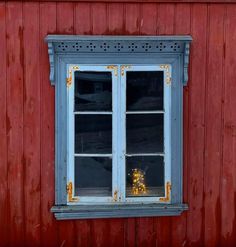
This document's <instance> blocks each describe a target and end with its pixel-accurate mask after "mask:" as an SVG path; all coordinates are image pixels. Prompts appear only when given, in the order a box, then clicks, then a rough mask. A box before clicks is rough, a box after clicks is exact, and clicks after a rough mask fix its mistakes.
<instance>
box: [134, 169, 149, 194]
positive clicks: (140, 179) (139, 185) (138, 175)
mask: <svg viewBox="0 0 236 247" xmlns="http://www.w3.org/2000/svg"><path fill="white" fill-rule="evenodd" d="M131 178H132V194H133V195H142V194H146V193H147V188H146V185H145V172H144V171H143V170H141V169H138V168H135V169H132V174H131Z"/></svg>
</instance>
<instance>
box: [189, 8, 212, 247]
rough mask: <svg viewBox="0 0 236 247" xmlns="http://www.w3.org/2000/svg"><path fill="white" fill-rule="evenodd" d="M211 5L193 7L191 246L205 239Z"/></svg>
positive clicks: (190, 138)
mask: <svg viewBox="0 0 236 247" xmlns="http://www.w3.org/2000/svg"><path fill="white" fill-rule="evenodd" d="M207 24H208V23H207V6H206V5H193V6H192V20H191V25H192V26H191V29H192V30H191V34H192V36H193V39H194V41H193V43H192V50H191V52H192V57H194V59H193V60H192V64H191V66H192V67H191V68H192V70H191V77H190V81H189V90H190V100H189V101H190V102H189V107H190V114H189V128H190V133H189V141H188V143H189V146H190V148H189V156H190V162H191V166H190V167H189V174H188V177H189V178H188V179H189V180H188V201H189V208H190V210H189V211H188V218H187V241H188V242H189V244H190V245H191V244H192V245H196V246H203V238H204V219H203V217H204V215H203V213H204V207H203V184H204V174H203V172H204V152H205V143H204V138H205V86H206V49H207V45H206V43H207V30H206V28H205V27H206V26H207Z"/></svg>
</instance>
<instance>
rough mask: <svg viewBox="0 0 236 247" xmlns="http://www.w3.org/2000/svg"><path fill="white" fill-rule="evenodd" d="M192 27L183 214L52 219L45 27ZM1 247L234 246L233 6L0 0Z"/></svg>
mask: <svg viewBox="0 0 236 247" xmlns="http://www.w3.org/2000/svg"><path fill="white" fill-rule="evenodd" d="M49 33H50V34H110V35H113V34H114V35H119V34H122V35H156V34H158V35H165V34H191V35H192V36H193V43H192V47H191V63H190V80H189V84H188V86H187V87H186V88H185V90H184V201H185V202H188V203H189V207H190V209H189V211H188V212H186V213H184V214H182V216H180V217H159V218H158V217H156V218H136V219H134V218H130V219H106V220H103V219H99V220H77V221H64V222H63V221H56V220H55V219H54V216H53V215H52V213H50V208H51V206H52V205H53V202H54V109H55V108H54V88H53V87H52V86H50V83H49V63H48V55H47V46H46V44H45V43H44V41H43V39H44V37H45V36H46V35H47V34H49ZM0 56H1V58H0V174H1V175H0V246H1V247H5V246H14V247H17V246H34V247H37V246H43V247H48V246H60V247H66V246H78V247H96V246H100V247H103V246H105V247H106V246H107V247H109V246H111V247H118V246H119V247H122V246H125V247H134V246H136V247H141V246H145V247H152V246H157V247H162V246H164V247H168V246H199V247H201V246H236V4H233V3H232V4H204V3H202V4H197V3H195V4H191V3H182V4H178V3H86V2H84V3H79V2H36V1H34V2H23V3H22V2H12V1H9V2H1V3H0Z"/></svg>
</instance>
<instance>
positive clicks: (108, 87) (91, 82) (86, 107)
mask: <svg viewBox="0 0 236 247" xmlns="http://www.w3.org/2000/svg"><path fill="white" fill-rule="evenodd" d="M75 111H112V74H111V72H89V71H86V72H82V71H77V72H75Z"/></svg>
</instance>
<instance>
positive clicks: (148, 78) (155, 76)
mask: <svg viewBox="0 0 236 247" xmlns="http://www.w3.org/2000/svg"><path fill="white" fill-rule="evenodd" d="M126 110H127V111H146V110H148V111H154V110H163V71H129V72H127V105H126Z"/></svg>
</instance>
